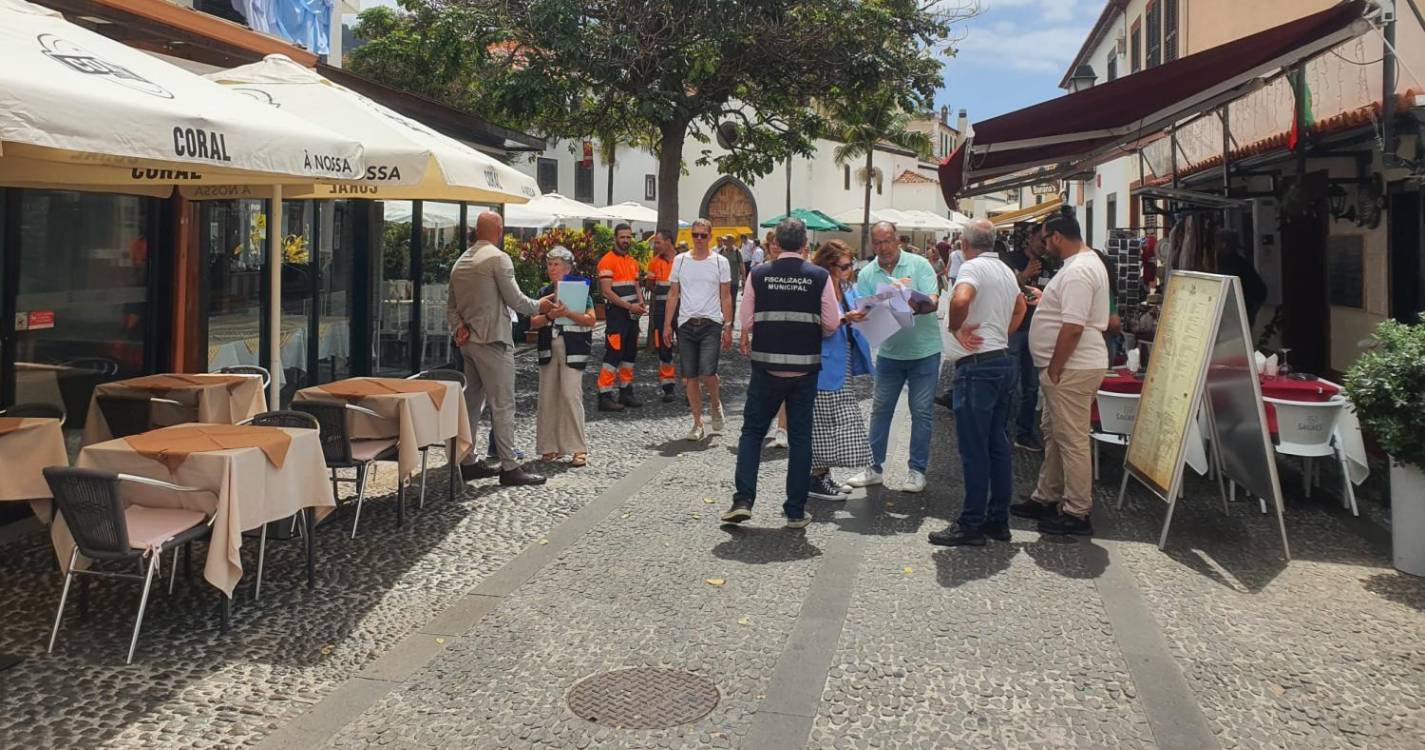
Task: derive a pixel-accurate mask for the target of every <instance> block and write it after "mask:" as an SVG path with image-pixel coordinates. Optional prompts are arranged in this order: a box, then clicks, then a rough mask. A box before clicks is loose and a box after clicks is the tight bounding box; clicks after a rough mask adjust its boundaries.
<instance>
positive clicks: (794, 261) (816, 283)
mask: <svg viewBox="0 0 1425 750" xmlns="http://www.w3.org/2000/svg"><path fill="white" fill-rule="evenodd" d="M829 278H830V276H829V274H827V272H826V269H824V268H821V267H819V266H815V265H813V264H811V263H809V262H807V261H805V260H802V259H801V258H800V257H798V256H795V255H789V256H787V257H785V258H778V259H777V260H775V261H772V262H771V263H763V264H762V265H760V266H757V267H756V268H753V269H752V275H751V280H750V281H749V282H748V283H749V284H750V285H751V286H752V289H753V291H754V292H755V295H756V297H757V300H756V305H755V306H754V307H753V314H752V366H753V367H760V368H762V369H763V370H776V371H786V372H806V373H812V372H817V371H818V370H820V369H821V339H822V330H821V295H822V293H823V292H824V291H825V290H826V284H827V281H828V279H829Z"/></svg>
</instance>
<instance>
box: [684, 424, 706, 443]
mask: <svg viewBox="0 0 1425 750" xmlns="http://www.w3.org/2000/svg"><path fill="white" fill-rule="evenodd" d="M703 436H704V433H703V426H702V425H700V424H695V425H693V429H691V430H688V434H687V435H686V436H684V437H683V439H684V440H687V441H688V442H691V443H696V442H698V441H699V440H702V439H703Z"/></svg>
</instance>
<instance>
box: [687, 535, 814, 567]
mask: <svg viewBox="0 0 1425 750" xmlns="http://www.w3.org/2000/svg"><path fill="white" fill-rule="evenodd" d="M721 528H722V530H723V532H724V533H726V534H727V535H728V539H727V540H726V541H723V542H719V543H718V544H717V545H716V546H715V547H713V549H712V553H713V555H714V556H715V557H717V558H718V559H719V560H733V561H736V562H742V563H748V564H752V565H764V564H767V563H783V562H794V561H796V560H810V559H812V558H814V557H820V556H821V548H820V547H818V546H816V545H814V544H812V543H811V542H810V541H808V540H807V537H806V534H804V533H802V532H801V531H796V530H793V529H781V528H766V527H756V526H733V525H723V526H722V527H721Z"/></svg>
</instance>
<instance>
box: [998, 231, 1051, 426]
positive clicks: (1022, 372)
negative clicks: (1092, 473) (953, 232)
mask: <svg viewBox="0 0 1425 750" xmlns="http://www.w3.org/2000/svg"><path fill="white" fill-rule="evenodd" d="M1002 260H1004V262H1005V263H1008V264H1009V267H1010V268H1011V269H1013V270H1014V273H1015V276H1016V278H1017V279H1018V281H1019V285H1020V287H1034V288H1036V289H1038V290H1040V291H1043V289H1044V287H1045V285H1047V284H1048V283H1049V280H1050V279H1052V278H1054V266H1053V265H1052V264H1051V261H1053V258H1051V257H1049V256H1048V255H1047V254H1046V253H1045V252H1044V225H1043V224H1035V225H1034V226H1033V227H1031V228H1030V230H1029V235H1028V236H1027V237H1026V238H1025V241H1024V246H1023V247H1022V248H1021V249H1018V250H1015V251H1014V252H1012V253H1010V254H1008V255H1006V256H1005V257H1004V258H1003V259H1002ZM1028 304H1029V307H1027V308H1026V309H1025V313H1024V322H1023V323H1021V324H1020V326H1019V328H1018V330H1015V331H1013V332H1012V333H1010V334H1009V354H1010V357H1011V358H1013V359H1014V361H1015V364H1016V367H1015V369H1016V378H1015V380H1016V383H1015V387H1014V389H1013V390H1012V391H1011V392H1012V393H1013V392H1017V393H1018V394H1019V407H1018V409H1015V410H1014V444H1015V446H1016V447H1018V448H1022V449H1024V450H1027V451H1032V452H1034V453H1043V452H1044V441H1043V440H1041V439H1040V437H1039V414H1038V412H1037V407H1038V405H1039V370H1038V369H1036V368H1035V367H1034V358H1033V357H1031V356H1030V355H1029V321H1030V320H1032V319H1033V318H1034V305H1035V304H1037V300H1036V301H1035V302H1029V303H1028ZM1011 408H1012V409H1013V408H1014V407H1013V406H1011Z"/></svg>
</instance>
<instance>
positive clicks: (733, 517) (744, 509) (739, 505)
mask: <svg viewBox="0 0 1425 750" xmlns="http://www.w3.org/2000/svg"><path fill="white" fill-rule="evenodd" d="M751 517H752V505H751V504H750V503H746V502H742V501H734V502H733V503H732V507H731V508H728V509H727V510H725V511H723V514H722V522H723V523H742V522H743V521H746V520H747V519H749V518H751Z"/></svg>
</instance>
